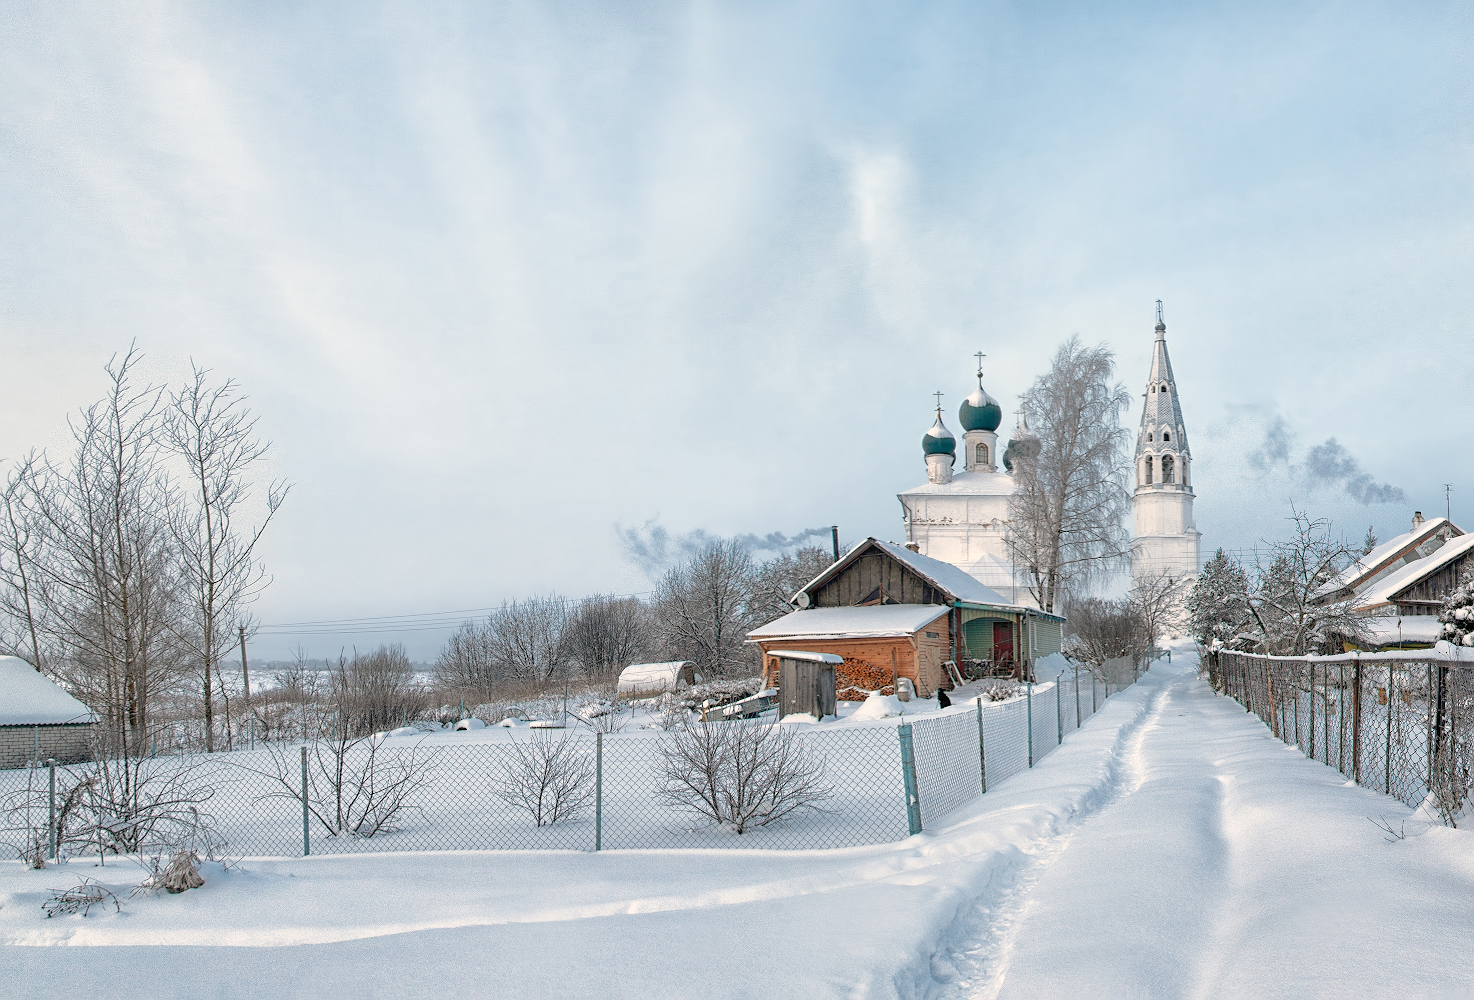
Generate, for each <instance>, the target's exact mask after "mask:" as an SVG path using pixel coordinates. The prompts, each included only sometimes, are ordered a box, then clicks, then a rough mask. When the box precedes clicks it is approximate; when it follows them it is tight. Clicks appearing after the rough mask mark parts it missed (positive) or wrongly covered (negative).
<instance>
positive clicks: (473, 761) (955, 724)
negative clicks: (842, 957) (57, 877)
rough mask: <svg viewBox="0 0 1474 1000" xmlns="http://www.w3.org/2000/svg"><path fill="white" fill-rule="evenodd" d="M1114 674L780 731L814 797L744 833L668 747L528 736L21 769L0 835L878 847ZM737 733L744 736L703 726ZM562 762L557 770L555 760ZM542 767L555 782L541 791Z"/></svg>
mask: <svg viewBox="0 0 1474 1000" xmlns="http://www.w3.org/2000/svg"><path fill="white" fill-rule="evenodd" d="M1119 673H1120V672H1119V671H1117V672H1115V673H1112V674H1109V675H1108V679H1109V680H1110V681H1111V682H1112V683H1105V682H1102V681H1100V680H1097V679H1096V678H1095V677H1094V676H1093V675H1092V674H1091V673H1090V672H1088V671H1085V670H1080V671H1073V672H1066V673H1063V674H1061V675H1059V676H1058V677H1057V678H1055V679H1054V680H1053V681H1050V682H1048V683H1045V684H1038V685H1032V686H1026V687H1025V688H1024V689H1023V691H1022V696H1021V697H1017V698H1013V699H1011V700H1007V701H1002V702H991V701H987V700H985V699H978V700H976V701H969V702H966V703H959V704H956V705H954V706H953V708H952V709H951V710H949V711H945V712H942V713H939V714H937V713H933V714H930V715H925V716H921V717H916V718H912V719H908V718H905V717H902V718H899V719H897V718H891V719H884V720H876V721H874V722H865V723H845V724H842V725H833V724H821V725H800V726H783V727H780V728H781V729H782V730H784V731H788V732H790V733H791V734H792V736H791V740H792V747H793V748H794V749H793V753H794V754H796V759H799V760H800V761H801V763H802V764H803V766H804V767H805V768H807V769H808V772H809V773H811V775H812V777H813V783H814V788H815V790H816V791H817V793H818V794H816V795H815V796H814V798H813V801H811V802H809V803H808V804H807V805H806V806H805V807H801V808H797V809H795V810H794V811H792V812H791V813H789V814H788V815H786V816H784V818H783V819H782V820H781V821H779V822H773V823H771V824H768V825H761V824H760V823H756V822H754V823H750V824H748V825H747V826H746V827H745V829H744V830H743V832H741V833H740V834H739V833H737V832H736V830H735V828H734V824H732V823H718V822H715V821H713V819H712V817H710V816H706V815H703V814H702V812H701V811H700V809H698V808H694V807H693V805H692V802H691V801H690V799H691V797H690V796H689V795H687V796H686V797H685V798H686V801H684V802H682V801H681V800H680V799H681V796H679V795H673V794H672V793H671V785H672V778H671V761H672V755H673V749H674V748H675V745H676V744H675V741H676V735H675V734H673V733H670V732H664V731H660V730H641V731H638V732H630V733H602V734H594V733H584V732H576V731H558V730H526V729H522V730H514V731H506V732H497V733H494V734H487V735H486V736H480V737H477V738H476V741H474V742H472V741H469V740H468V741H466V742H457V740H458V739H460V738H462V737H461V736H459V735H457V734H451V733H443V734H435V735H432V736H428V737H426V738H424V739H418V740H416V739H412V738H406V737H392V738H370V739H367V740H358V741H332V740H312V741H307V742H305V743H304V742H301V741H297V742H290V743H288V742H274V743H268V744H265V745H258V747H257V748H256V749H254V750H238V751H234V752H229V753H217V754H210V755H204V754H175V755H165V754H157V753H155V754H150V755H146V756H143V757H134V758H116V757H114V758H109V759H107V760H103V761H99V762H91V763H83V764H77V765H54V766H51V767H47V766H45V764H44V762H32V765H31V766H30V767H28V768H22V769H18V770H12V771H5V772H0V795H3V801H4V806H5V815H6V817H7V822H5V824H4V827H5V829H4V831H3V832H0V841H3V842H4V843H6V844H8V845H9V846H10V847H11V848H12V849H16V850H19V851H25V850H27V849H31V850H34V849H35V845H36V844H37V843H38V842H43V843H45V844H46V845H47V848H48V850H49V852H50V853H51V854H52V855H53V856H54V855H55V854H56V853H57V852H58V850H59V851H61V852H62V853H64V854H72V855H77V854H83V853H98V852H104V853H106V852H114V853H131V852H132V851H134V850H137V851H139V852H142V851H143V850H144V846H145V844H144V842H145V841H147V840H148V838H150V837H152V838H153V840H154V841H156V842H157V843H155V844H154V845H153V846H155V847H158V846H164V845H166V842H168V841H169V840H170V838H171V837H172V838H173V839H174V840H178V839H180V837H181V836H182V835H181V834H180V832H179V831H180V830H181V829H185V828H188V826H189V821H188V817H184V818H181V814H180V812H179V807H178V806H179V803H181V802H183V803H185V804H186V806H188V807H190V808H193V809H195V810H197V812H198V814H199V815H200V816H202V817H204V822H205V824H206V825H207V826H209V827H210V828H211V829H212V830H213V831H214V833H215V834H216V835H217V836H218V838H219V839H220V840H222V841H223V842H224V844H225V845H226V850H227V851H228V853H230V854H233V855H237V856H289V855H300V854H306V853H312V854H319V853H329V854H340V853H357V852H374V851H404V850H413V851H434V850H527V849H538V850H548V849H560V850H577V851H590V850H609V849H619V848H718V847H720V848H733V847H752V848H767V849H817V848H835V847H850V846H860V845H866V844H877V843H886V842H891V841H896V840H900V839H903V838H905V837H906V836H908V835H909V834H911V833H914V832H916V831H917V830H919V829H924V828H927V827H934V826H936V825H937V824H938V823H939V822H940V821H941V820H942V819H944V818H945V817H946V816H947V815H948V814H949V813H951V812H953V811H954V810H955V809H957V808H958V807H959V806H962V805H964V804H966V803H967V802H969V801H971V800H972V799H974V798H976V797H977V796H978V795H980V794H983V793H985V792H986V791H987V790H988V789H989V788H993V787H996V786H997V785H998V784H999V783H1000V782H1002V781H1004V780H1006V779H1007V778H1009V777H1011V776H1012V775H1014V774H1017V773H1019V772H1021V771H1024V770H1026V769H1028V768H1029V767H1032V766H1033V765H1034V764H1035V763H1037V762H1038V761H1039V760H1041V759H1042V758H1043V757H1044V756H1046V755H1047V754H1048V753H1049V752H1050V751H1051V750H1053V749H1054V748H1055V747H1056V746H1058V745H1059V744H1060V743H1062V742H1063V740H1064V738H1065V736H1067V735H1068V734H1069V733H1071V732H1073V731H1074V730H1076V729H1078V728H1079V727H1080V726H1081V725H1082V724H1083V723H1084V722H1085V721H1086V720H1088V719H1089V718H1090V717H1091V716H1092V715H1093V714H1095V712H1096V711H1097V710H1098V709H1099V708H1101V707H1103V706H1104V705H1105V702H1106V699H1107V698H1108V697H1110V696H1112V695H1114V694H1115V693H1117V692H1119V691H1120V690H1121V687H1123V686H1128V685H1129V684H1130V683H1131V682H1132V680H1133V679H1134V676H1135V673H1134V671H1132V672H1127V673H1125V674H1124V677H1121V676H1119ZM742 725H748V726H752V725H753V724H752V723H713V724H712V726H713V727H716V728H718V729H723V728H724V727H734V726H742ZM755 728H757V729H764V730H766V729H768V728H770V727H768V726H766V725H765V724H758V725H757V726H756V727H755ZM724 731H727V732H736V731H737V730H735V729H731V728H725V729H724ZM488 737H489V738H488ZM773 746H774V744H771V743H770V744H768V747H769V749H768V751H765V752H769V753H770V754H771V751H772V747H773ZM554 751H557V752H558V753H561V754H562V755H563V756H562V757H561V758H559V762H555V764H553V765H549V763H548V755H549V754H550V753H552V752H554ZM538 753H541V754H542V756H541V757H539V756H537V754H538ZM539 762H541V764H539ZM539 766H541V767H542V772H539V770H538V768H539ZM758 766H761V765H758ZM549 767H552V769H553V770H554V771H557V772H558V774H561V778H559V777H558V774H555V775H554V778H555V779H556V780H552V781H551V782H550V781H549V780H548V779H547V771H548V769H549ZM749 770H751V768H749ZM540 773H541V774H542V777H541V778H539V774H540ZM728 778H729V779H730V778H731V775H729V776H728ZM89 781H90V782H91V785H87V782H89ZM529 781H531V782H532V784H531V786H529V785H528V782H529ZM539 781H540V782H541V784H539ZM559 781H561V782H562V784H561V786H560V785H559ZM728 783H729V785H730V784H731V782H730V780H729V782H728ZM78 788H81V789H82V791H81V792H78V793H76V794H73V790H75V789H78ZM529 788H530V790H529ZM519 789H520V790H519ZM728 790H729V791H730V788H729V789H728ZM737 794H738V795H739V797H740V795H741V794H742V793H741V792H740V790H739V791H738V792H737ZM559 796H561V798H560V797H559ZM160 802H166V803H172V805H169V804H165V805H160V804H159V803H160ZM69 803H70V804H69ZM762 808H763V807H762V804H761V803H759V805H758V807H757V809H756V815H757V816H758V818H759V819H760V818H761V814H762ZM181 824H182V825H181ZM171 831H172V833H171ZM125 849H126V850H125Z"/></svg>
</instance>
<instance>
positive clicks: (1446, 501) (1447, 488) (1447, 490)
mask: <svg viewBox="0 0 1474 1000" xmlns="http://www.w3.org/2000/svg"><path fill="white" fill-rule="evenodd" d="M1453 491H1454V484H1453V483H1444V484H1443V516H1444V517H1446V518H1448V519H1449V520H1450V521H1452V520H1453V519H1454V515H1453V500H1451V499H1450V498H1449V494H1451V493H1453Z"/></svg>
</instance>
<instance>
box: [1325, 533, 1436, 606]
mask: <svg viewBox="0 0 1474 1000" xmlns="http://www.w3.org/2000/svg"><path fill="white" fill-rule="evenodd" d="M1461 537H1464V532H1463V530H1462V529H1461V528H1459V526H1458V525H1456V524H1454V523H1453V522H1452V521H1450V520H1449V519H1448V518H1446V517H1434V518H1429V519H1426V520H1425V519H1424V517H1423V512H1422V511H1415V512H1414V513H1413V523H1412V528H1411V529H1410V530H1408V531H1406V532H1404V533H1403V534H1401V535H1398V536H1397V537H1396V538H1390V539H1388V540H1387V541H1385V542H1383V543H1381V544H1380V545H1377V546H1376V547H1374V548H1373V549H1372V550H1371V551H1369V552H1367V553H1364V554H1363V555H1362V556H1360V557H1359V558H1358V559H1357V560H1356V561H1355V562H1353V563H1352V564H1351V565H1350V566H1348V567H1346V569H1344V570H1342V571H1341V572H1340V573H1338V574H1337V575H1336V577H1335V579H1333V580H1332V581H1331V582H1330V583H1329V584H1327V585H1326V586H1325V587H1323V588H1322V589H1321V592H1320V594H1319V595H1318V597H1317V603H1326V602H1328V601H1341V600H1346V599H1347V598H1350V597H1354V596H1357V595H1359V594H1366V593H1370V592H1371V591H1372V590H1373V589H1374V588H1376V587H1377V585H1378V584H1380V583H1381V582H1382V581H1383V580H1385V579H1387V578H1388V577H1391V576H1393V575H1394V574H1401V573H1403V571H1404V570H1406V569H1407V568H1408V567H1409V566H1412V565H1413V564H1414V563H1417V562H1419V561H1421V560H1423V559H1426V558H1428V557H1429V556H1432V555H1433V554H1434V553H1436V552H1438V551H1439V550H1440V549H1442V548H1443V546H1444V545H1446V544H1447V543H1449V542H1450V541H1452V540H1455V539H1458V538H1461ZM1451 589H1453V588H1452V586H1451V585H1450V586H1449V588H1448V589H1446V590H1444V591H1443V593H1447V592H1448V590H1451ZM1425 613H1426V612H1425Z"/></svg>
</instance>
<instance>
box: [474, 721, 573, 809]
mask: <svg viewBox="0 0 1474 1000" xmlns="http://www.w3.org/2000/svg"><path fill="white" fill-rule="evenodd" d="M495 789H496V794H497V796H498V797H499V798H501V800H502V801H504V802H506V803H507V804H508V805H512V806H516V807H517V808H518V809H522V810H525V811H526V812H527V814H528V815H530V816H531V817H532V821H533V823H534V824H536V825H537V826H540V827H542V826H551V825H552V824H554V823H556V822H558V821H559V820H560V819H568V818H570V817H573V816H576V815H577V814H578V813H580V812H582V811H583V809H584V808H586V807H587V806H588V804H589V803H590V802H591V801H593V797H594V757H593V754H592V753H591V752H590V749H589V747H588V746H587V745H586V743H585V742H584V741H581V740H578V739H575V738H574V737H573V736H572V735H570V734H566V733H565V734H564V735H563V736H562V737H554V736H553V735H552V734H551V733H550V732H549V731H548V730H535V731H534V732H533V735H532V738H531V739H526V740H522V739H518V740H513V741H512V742H511V744H510V748H509V750H508V754H507V760H506V761H505V763H504V764H503V770H502V777H501V780H500V781H499V782H497V784H496V786H495Z"/></svg>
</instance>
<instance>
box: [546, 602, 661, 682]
mask: <svg viewBox="0 0 1474 1000" xmlns="http://www.w3.org/2000/svg"><path fill="white" fill-rule="evenodd" d="M648 634H649V612H648V609H647V608H646V607H645V606H644V605H643V604H641V603H640V601H639V600H638V599H636V598H633V597H613V596H610V595H606V594H595V595H593V596H592V597H586V598H584V599H583V600H581V601H579V602H578V604H577V605H576V606H575V608H574V610H573V613H572V615H570V617H569V619H568V623H567V627H566V628H565V630H564V643H565V646H564V648H565V651H566V652H567V654H568V656H569V658H570V659H571V660H572V661H573V662H574V663H577V664H578V665H579V666H580V667H582V668H583V672H584V676H586V677H588V678H589V679H590V680H595V681H608V680H612V679H613V678H614V677H616V676H617V675H618V674H619V671H621V670H623V669H624V668H625V667H627V666H629V665H630V664H631V663H634V662H635V661H636V660H637V659H638V658H639V657H641V656H642V655H644V652H645V647H646V643H647V638H648Z"/></svg>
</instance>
